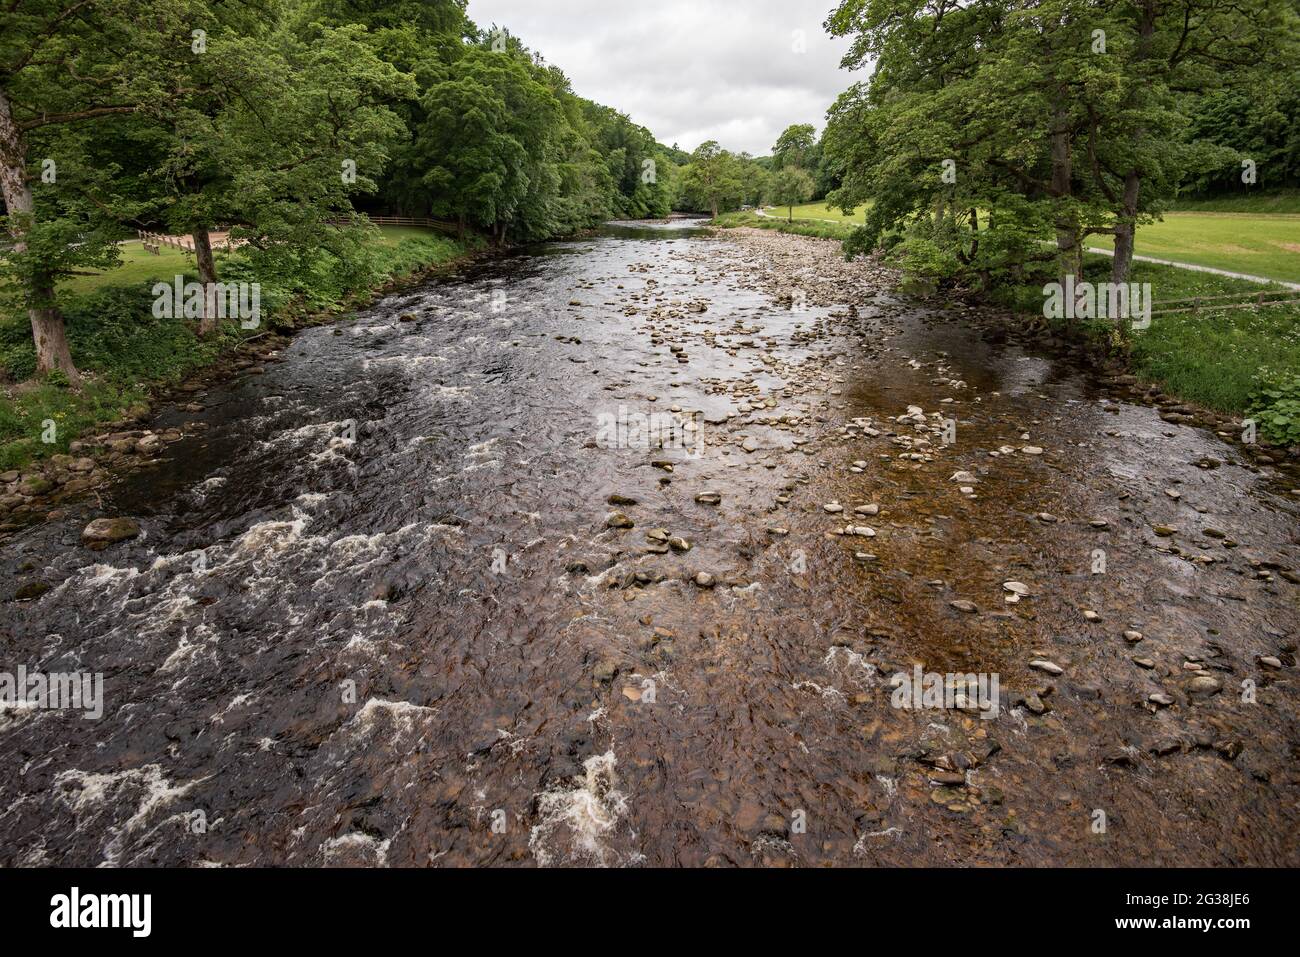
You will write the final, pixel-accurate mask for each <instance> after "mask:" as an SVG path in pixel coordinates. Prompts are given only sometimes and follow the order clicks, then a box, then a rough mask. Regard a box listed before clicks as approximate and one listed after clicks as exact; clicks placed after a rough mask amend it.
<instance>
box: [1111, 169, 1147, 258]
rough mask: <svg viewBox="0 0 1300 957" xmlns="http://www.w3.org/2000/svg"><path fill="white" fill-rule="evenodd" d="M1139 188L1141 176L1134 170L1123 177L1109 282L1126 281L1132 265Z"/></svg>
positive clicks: (1140, 186)
mask: <svg viewBox="0 0 1300 957" xmlns="http://www.w3.org/2000/svg"><path fill="white" fill-rule="evenodd" d="M1141 188H1142V178H1141V177H1140V176H1139V175H1138V174H1137V171H1136V170H1133V171H1132V172H1130V173H1129V174H1128V175H1127V176H1126V177H1124V200H1123V203H1124V205H1123V206H1122V207H1121V209H1120V219H1119V221H1118V222H1116V223H1115V261H1114V263H1112V264H1111V267H1110V281H1111V282H1128V275H1129V270H1130V269H1131V268H1132V267H1133V238H1134V235H1135V234H1136V232H1137V226H1136V225H1135V222H1136V218H1137V209H1138V195H1139V193H1140V191H1141Z"/></svg>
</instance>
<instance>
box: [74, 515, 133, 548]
mask: <svg viewBox="0 0 1300 957" xmlns="http://www.w3.org/2000/svg"><path fill="white" fill-rule="evenodd" d="M139 534H140V523H139V522H137V521H136V520H135V519H133V518H97V519H95V520H94V521H93V522H91V523H90V524H89V525H87V526H86V527H85V528H84V529H83V530H82V532H81V541H82V543H83V544H85V545H88V546H90V547H91V548H94V547H96V546H98V547H100V548H105V547H107V546H109V545H112V544H114V543H116V542H122V541H125V540H126V539H128V538H135V537H136V536H137V535H139Z"/></svg>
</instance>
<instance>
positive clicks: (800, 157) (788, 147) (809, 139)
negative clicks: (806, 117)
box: [772, 123, 817, 169]
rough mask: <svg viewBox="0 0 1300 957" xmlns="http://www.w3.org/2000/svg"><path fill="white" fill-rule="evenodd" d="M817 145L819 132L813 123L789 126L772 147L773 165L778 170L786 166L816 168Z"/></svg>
mask: <svg viewBox="0 0 1300 957" xmlns="http://www.w3.org/2000/svg"><path fill="white" fill-rule="evenodd" d="M816 144H817V130H816V129H815V128H814V127H813V125H812V124H811V123H797V124H795V125H793V126H788V127H786V129H785V132H784V133H782V134H781V135H780V137H779V138H778V139H777V141H776V145H774V146H773V147H772V159H773V165H774V166H775V167H776V169H782V168H784V167H786V166H801V167H803V168H804V169H811V168H814V167H816V165H817V163H816V162H815V157H814V156H813V151H814V149H815V147H816Z"/></svg>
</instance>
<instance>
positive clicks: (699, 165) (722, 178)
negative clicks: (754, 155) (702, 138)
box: [682, 140, 744, 219]
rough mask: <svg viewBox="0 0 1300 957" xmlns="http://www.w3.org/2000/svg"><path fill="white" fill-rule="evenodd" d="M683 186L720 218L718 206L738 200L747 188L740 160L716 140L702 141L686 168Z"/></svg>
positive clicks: (689, 193) (683, 175)
mask: <svg viewBox="0 0 1300 957" xmlns="http://www.w3.org/2000/svg"><path fill="white" fill-rule="evenodd" d="M682 187H683V189H684V191H685V193H686V195H687V196H688V197H693V198H694V199H695V201H697V202H699V203H702V204H703V205H705V206H706V207H707V208H708V209H710V210H712V212H713V218H714V219H717V218H718V209H719V208H720V207H721V206H725V205H726V204H727V203H729V202H735V201H736V200H737V199H738V198H739V197H740V195H741V194H742V193H743V191H744V183H743V181H742V179H741V166H740V163H739V161H738V160H737V159H736V157H735V156H733V155H732V154H731V153H728V152H727V151H726V150H724V149H723V148H722V147H721V146H719V145H718V143H717V142H716V141H715V140H709V141H708V142H705V143H701V144H700V146H699V148H698V149H697V150H696V151H695V152H694V153H692V154H691V162H690V164H689V165H688V166H687V167H686V169H685V170H684V171H683V174H682Z"/></svg>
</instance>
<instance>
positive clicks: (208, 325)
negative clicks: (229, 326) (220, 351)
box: [190, 226, 220, 337]
mask: <svg viewBox="0 0 1300 957" xmlns="http://www.w3.org/2000/svg"><path fill="white" fill-rule="evenodd" d="M190 235H191V236H193V238H194V259H195V261H197V263H198V267H199V282H200V283H202V284H203V315H202V316H200V317H199V335H200V336H204V337H206V336H210V335H212V334H213V333H215V332H216V331H217V329H218V327H219V325H220V318H219V314H218V309H217V263H216V260H214V259H213V258H212V237H211V236H209V235H208V227H207V226H195V227H194V228H193V230H191V232H190Z"/></svg>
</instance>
